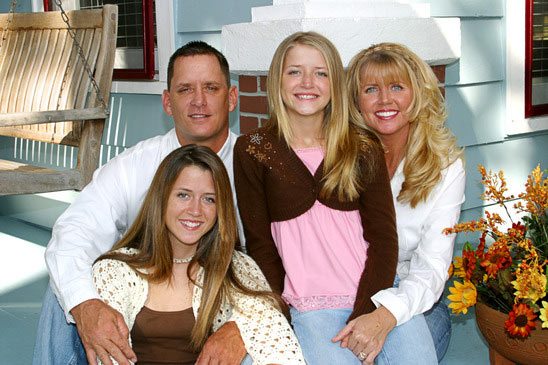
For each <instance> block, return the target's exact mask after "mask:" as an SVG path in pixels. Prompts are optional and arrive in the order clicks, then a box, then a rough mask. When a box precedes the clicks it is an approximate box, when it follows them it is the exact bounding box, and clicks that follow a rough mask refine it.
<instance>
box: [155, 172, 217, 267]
mask: <svg viewBox="0 0 548 365" xmlns="http://www.w3.org/2000/svg"><path fill="white" fill-rule="evenodd" d="M215 201H216V196H215V185H214V183H213V177H212V175H211V172H210V171H209V170H204V169H202V168H201V167H198V166H187V167H185V168H184V169H183V170H182V171H181V172H180V173H179V176H178V177H177V180H175V184H174V185H173V188H172V189H171V192H170V194H169V198H168V201H167V207H166V212H165V222H166V227H167V229H168V231H169V239H170V242H171V246H172V248H173V252H174V256H175V253H179V256H188V255H191V254H192V253H193V252H195V251H196V243H197V242H198V241H199V240H200V238H202V236H203V235H204V234H206V233H207V232H209V230H210V229H211V228H212V227H213V225H214V224H215V222H216V221H217V206H216V204H215Z"/></svg>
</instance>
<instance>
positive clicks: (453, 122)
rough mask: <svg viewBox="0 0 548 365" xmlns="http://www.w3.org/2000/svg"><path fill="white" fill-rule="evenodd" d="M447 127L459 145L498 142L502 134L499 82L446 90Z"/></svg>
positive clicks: (502, 120)
mask: <svg viewBox="0 0 548 365" xmlns="http://www.w3.org/2000/svg"><path fill="white" fill-rule="evenodd" d="M445 97H446V100H447V110H448V114H449V116H448V120H447V123H448V126H449V127H450V128H451V129H452V130H453V133H454V134H455V135H456V136H457V138H458V142H459V145H461V146H470V145H476V144H484V143H492V142H497V141H501V140H503V139H504V137H505V130H504V85H503V83H502V82H493V83H488V84H477V85H467V86H452V87H446V88H445Z"/></svg>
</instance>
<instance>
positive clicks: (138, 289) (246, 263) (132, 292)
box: [93, 249, 305, 365]
mask: <svg viewBox="0 0 548 365" xmlns="http://www.w3.org/2000/svg"><path fill="white" fill-rule="evenodd" d="M120 252H123V253H127V254H135V253H137V252H138V251H137V250H135V249H121V250H120ZM232 263H233V267H234V270H235V275H236V276H237V277H238V279H240V280H241V282H242V284H243V285H244V286H246V287H247V288H249V289H253V290H270V286H269V285H268V283H267V281H266V278H265V277H264V275H263V273H262V272H261V270H260V269H259V267H258V266H257V264H256V263H255V261H253V260H252V259H251V258H250V257H249V256H247V255H245V254H244V253H241V252H238V251H235V252H234V254H233V256H232ZM203 276H204V270H203V268H200V269H199V271H198V274H197V278H196V282H197V284H198V285H195V286H194V291H193V295H192V311H193V312H194V317H196V318H197V316H198V310H199V308H200V301H201V299H202V289H201V285H202V283H203ZM93 282H94V285H95V287H96V288H97V292H98V293H99V295H100V297H101V299H102V300H103V301H105V302H106V303H107V304H108V305H110V306H111V307H112V308H114V309H116V310H117V311H118V312H120V313H121V314H122V316H123V317H124V320H125V322H126V324H127V326H128V327H129V329H130V331H131V328H133V325H134V323H135V318H136V317H137V314H138V313H139V312H140V311H141V309H142V308H143V307H144V305H145V302H146V299H147V296H148V282H147V281H146V280H145V279H144V278H142V277H141V276H139V275H138V274H137V272H135V270H133V269H132V268H130V267H129V265H127V264H126V263H124V262H122V261H118V260H110V259H106V260H101V261H98V262H97V263H96V264H94V265H93ZM128 284H131V285H128ZM231 294H232V299H233V304H232V305H231V304H230V303H228V302H227V301H223V302H222V304H221V310H220V311H219V313H218V314H217V316H216V317H215V319H214V322H213V331H217V330H218V329H219V328H220V327H221V326H222V325H223V324H224V323H226V322H227V321H234V322H235V323H236V325H237V326H238V329H239V331H240V335H241V336H242V339H243V341H244V345H245V348H246V350H247V353H248V354H249V355H250V356H251V358H252V359H253V364H257V365H262V364H305V361H304V358H303V355H302V352H301V348H300V346H299V343H298V342H297V338H296V337H295V334H294V333H293V330H292V329H291V328H290V326H289V323H288V322H287V319H286V318H285V317H284V315H283V314H282V313H281V312H279V311H278V310H277V309H276V308H274V307H273V306H272V304H270V303H269V302H268V301H267V300H265V299H264V298H261V297H254V296H249V295H244V294H242V293H239V292H237V291H234V292H232V293H231ZM130 343H131V338H130Z"/></svg>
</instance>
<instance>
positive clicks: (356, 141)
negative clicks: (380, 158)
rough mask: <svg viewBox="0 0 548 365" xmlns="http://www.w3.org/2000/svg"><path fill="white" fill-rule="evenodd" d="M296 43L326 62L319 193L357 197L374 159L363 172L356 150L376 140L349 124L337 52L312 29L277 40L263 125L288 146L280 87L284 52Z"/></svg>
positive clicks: (289, 136) (345, 198) (346, 198)
mask: <svg viewBox="0 0 548 365" xmlns="http://www.w3.org/2000/svg"><path fill="white" fill-rule="evenodd" d="M296 45H305V46H310V47H313V48H314V49H316V50H318V51H319V52H320V53H321V54H322V56H323V58H324V60H325V63H326V64H327V71H328V77H329V87H330V91H331V100H330V101H329V104H328V105H327V106H326V108H325V112H324V121H323V134H324V136H323V137H324V138H325V141H326V142H325V158H324V165H323V172H324V178H323V186H322V189H321V191H320V196H322V197H329V196H332V195H336V196H337V198H338V199H339V200H340V201H350V200H354V199H356V198H357V197H358V195H359V191H360V189H361V185H362V184H361V181H362V180H363V179H367V178H368V177H369V176H370V174H371V173H372V172H373V169H374V166H375V161H374V160H370V161H366V163H365V166H366V169H367V170H366V171H360V169H359V156H360V149H362V150H365V152H367V150H369V149H370V148H374V146H375V145H376V141H375V140H372V139H371V138H370V137H369V135H368V134H364V133H362V131H363V128H362V127H361V126H358V125H350V124H349V112H348V97H347V91H346V87H345V84H344V69H343V65H342V62H341V58H340V55H339V52H338V51H337V49H336V48H335V46H334V45H333V43H331V41H329V40H328V39H327V38H325V37H324V36H322V35H321V34H318V33H316V32H297V33H294V34H292V35H290V36H289V37H287V38H286V39H284V40H283V41H282V43H280V45H279V46H278V48H277V49H276V52H275V53H274V56H273V58H272V62H271V64H270V69H269V71H268V79H267V92H268V104H269V108H270V120H269V122H268V124H267V127H270V128H272V129H274V130H275V131H276V132H277V133H278V136H279V137H280V138H282V139H284V140H285V142H286V143H287V144H288V145H290V144H291V140H292V138H293V134H292V130H291V121H290V120H289V116H288V114H287V110H286V107H285V105H284V102H283V100H282V93H281V86H282V75H283V65H284V61H285V57H286V55H287V52H288V51H289V50H290V49H291V48H292V47H294V46H296Z"/></svg>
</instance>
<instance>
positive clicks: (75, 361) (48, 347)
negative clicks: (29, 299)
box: [32, 286, 88, 365]
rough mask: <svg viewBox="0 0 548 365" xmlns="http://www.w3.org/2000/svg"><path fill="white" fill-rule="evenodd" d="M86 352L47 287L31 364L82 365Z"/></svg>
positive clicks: (74, 329) (74, 327) (49, 288)
mask: <svg viewBox="0 0 548 365" xmlns="http://www.w3.org/2000/svg"><path fill="white" fill-rule="evenodd" d="M87 363H88V362H87V359H86V352H85V350H84V346H83V345H82V342H81V341H80V336H78V331H77V330H76V326H75V325H74V324H72V323H67V320H66V317H65V312H64V311H63V309H62V308H61V306H60V305H59V302H58V301H57V298H56V297H55V294H53V291H52V290H51V287H50V286H48V288H47V289H46V293H45V294H44V300H43V302H42V311H41V313H40V320H39V322H38V330H37V333H36V343H35V344H34V355H33V359H32V364H33V365H60V364H63V365H64V364H67V365H81V364H82V365H84V364H87Z"/></svg>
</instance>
